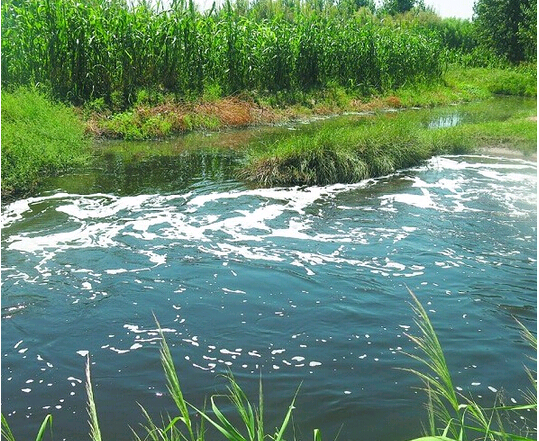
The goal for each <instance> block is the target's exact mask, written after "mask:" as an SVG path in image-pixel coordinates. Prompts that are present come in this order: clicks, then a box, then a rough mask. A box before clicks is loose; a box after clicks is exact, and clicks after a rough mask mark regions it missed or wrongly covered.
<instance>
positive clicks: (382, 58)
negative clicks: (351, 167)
mask: <svg viewBox="0 0 539 441" xmlns="http://www.w3.org/2000/svg"><path fill="white" fill-rule="evenodd" d="M268 4H269V5H271V4H272V3H271V0H269V3H268ZM255 11H256V10H255V8H254V7H250V6H249V5H245V4H241V3H240V2H239V1H238V2H237V3H235V4H231V3H230V2H227V3H226V4H225V5H223V6H222V7H219V8H215V7H214V8H212V9H211V10H210V11H205V12H200V11H199V10H198V9H197V7H196V5H195V4H194V3H193V2H192V0H189V2H186V1H185V0H181V1H173V2H172V4H171V5H170V6H168V7H167V8H165V7H164V6H163V5H162V4H161V3H159V2H158V3H157V4H156V3H155V2H147V1H140V2H138V3H135V4H132V3H131V2H128V1H126V0H88V1H83V2H81V1H77V0H27V1H16V0H6V1H4V2H2V86H7V87H11V86H18V85H35V84H40V85H44V86H45V87H47V88H48V89H49V90H51V91H52V93H53V95H54V96H55V97H56V98H58V99H61V100H63V101H69V102H71V103H74V104H82V103H85V102H88V101H92V100H95V99H98V98H100V99H103V100H104V102H105V103H107V104H108V105H111V104H115V105H117V106H120V107H122V106H123V107H126V106H128V105H130V104H132V103H133V102H135V101H136V96H137V93H138V92H139V91H141V90H145V91H149V92H152V91H153V92H156V93H169V94H174V95H175V96H176V98H178V99H189V98H196V97H200V96H202V95H203V94H204V93H205V91H208V90H211V91H214V93H215V91H217V93H218V94H219V95H221V96H225V95H231V94H235V93H239V92H243V91H248V92H252V91H258V92H260V93H273V92H276V91H309V90H312V89H314V88H321V87H326V86H328V85H338V86H342V87H344V88H346V89H349V90H356V91H357V92H358V93H361V94H370V93H373V92H382V91H387V90H391V89H394V88H397V87H400V86H403V85H408V84H417V83H422V82H432V81H436V80H437V79H438V78H439V77H440V75H441V73H442V65H443V51H444V50H443V48H442V46H441V43H440V40H439V39H438V38H437V37H436V35H435V34H434V33H431V32H429V31H428V30H425V29H419V28H417V29H414V28H403V29H401V28H399V27H395V26H384V25H383V24H381V23H380V21H377V22H376V21H375V20H374V18H372V17H371V18H369V15H368V14H349V13H347V14H343V13H335V11H333V10H332V9H331V8H329V7H328V8H324V7H322V8H314V7H313V6H309V5H308V4H304V3H301V2H300V1H299V0H297V2H296V3H293V4H292V5H291V6H289V7H288V9H287V10H282V8H281V10H280V11H279V10H278V11H277V12H273V13H271V14H261V13H260V11H259V10H258V13H255Z"/></svg>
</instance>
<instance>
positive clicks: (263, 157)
mask: <svg viewBox="0 0 539 441" xmlns="http://www.w3.org/2000/svg"><path fill="white" fill-rule="evenodd" d="M431 154H432V151H431V149H430V143H429V138H427V137H424V136H422V131H421V130H420V129H419V128H418V127H417V126H416V124H415V123H414V122H413V121H408V120H400V119H397V120H395V121H391V120H381V121H379V120H376V121H371V120H368V121H365V122H364V123H362V124H359V125H347V126H342V127H332V126H331V125H330V126H328V127H324V128H322V129H319V130H316V131H314V133H311V132H309V131H307V132H305V133H300V134H298V135H291V136H290V137H288V138H285V139H281V140H277V141H275V142H274V143H272V144H269V145H255V146H253V147H252V148H251V152H250V153H249V155H248V156H247V160H246V161H247V163H246V165H245V167H244V168H243V169H242V171H241V172H240V176H241V177H242V178H244V179H246V180H247V181H249V182H251V183H254V184H256V185H260V186H265V187H268V186H281V185H328V184H335V183H353V182H358V181H360V180H362V179H366V178H371V177H377V176H384V175H388V174H390V173H394V172H395V171H397V170H400V169H403V168H407V167H411V166H414V165H418V164H420V163H421V161H423V160H425V159H427V158H429V157H430V156H431Z"/></svg>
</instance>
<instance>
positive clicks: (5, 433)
mask: <svg viewBox="0 0 539 441" xmlns="http://www.w3.org/2000/svg"><path fill="white" fill-rule="evenodd" d="M1 418H2V438H3V439H5V440H6V441H15V437H14V436H13V433H12V432H11V428H10V427H9V424H8V422H7V420H6V418H5V417H4V415H3V414H2V416H1ZM47 427H48V428H49V429H50V431H51V433H52V415H51V414H48V415H47V416H46V417H45V418H44V419H43V422H42V423H41V426H40V427H39V430H38V432H37V435H36V441H42V440H43V437H44V436H45V432H46V430H47ZM93 441H97V440H93Z"/></svg>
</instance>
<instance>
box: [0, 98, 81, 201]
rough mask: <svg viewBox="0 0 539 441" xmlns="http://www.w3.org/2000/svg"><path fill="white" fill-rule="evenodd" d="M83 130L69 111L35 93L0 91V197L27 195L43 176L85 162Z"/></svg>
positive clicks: (79, 122) (61, 105)
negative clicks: (0, 135)
mask: <svg viewBox="0 0 539 441" xmlns="http://www.w3.org/2000/svg"><path fill="white" fill-rule="evenodd" d="M86 147H87V144H86V141H85V140H84V126H83V124H82V122H81V121H80V120H79V119H78V118H77V116H76V115H75V113H74V112H73V110H72V109H70V108H68V107H66V106H65V105H63V104H57V103H54V102H52V101H51V100H49V99H48V98H47V97H46V96H45V95H43V94H41V93H40V92H38V91H37V90H31V89H24V88H22V89H17V90H16V91H14V92H8V91H6V90H2V193H3V194H10V193H16V192H27V191H29V190H31V189H32V188H34V186H35V184H36V183H37V182H39V180H40V179H41V178H43V176H46V175H51V174H58V173H61V172H63V171H65V170H67V169H68V168H70V167H74V166H77V165H80V164H82V163H83V161H84V160H85V159H86V158H87V151H86Z"/></svg>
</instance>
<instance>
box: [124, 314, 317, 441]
mask: <svg viewBox="0 0 539 441" xmlns="http://www.w3.org/2000/svg"><path fill="white" fill-rule="evenodd" d="M158 326H159V323H158ZM159 329H161V328H159ZM160 334H161V351H160V354H161V363H162V365H163V369H164V372H165V377H166V380H167V387H168V391H169V393H170V395H171V397H172V399H173V400H174V403H175V404H176V408H177V409H178V412H179V415H178V416H176V417H171V416H170V415H169V416H167V418H166V419H163V420H162V422H161V426H162V427H161V426H158V425H157V424H155V423H154V421H153V420H152V418H151V417H150V415H149V414H148V412H147V411H146V410H145V409H144V408H143V409H142V411H143V413H144V415H145V417H146V419H147V425H145V426H143V428H144V430H145V432H146V434H147V436H146V437H145V438H144V439H145V440H148V439H149V440H152V441H172V440H174V441H176V440H177V441H180V440H181V441H204V440H205V439H206V432H205V429H204V422H206V423H208V424H210V425H211V426H212V427H214V428H215V429H216V430H217V431H218V433H220V434H221V435H222V436H223V437H224V439H226V440H228V441H264V439H266V438H269V439H272V440H274V441H283V440H284V435H285V433H286V432H287V429H288V427H289V425H290V423H291V418H292V411H293V409H294V403H295V401H296V396H297V391H296V394H295V395H294V398H293V399H292V402H291V404H290V406H289V407H288V410H287V412H286V414H285V416H284V418H283V421H282V423H281V425H280V427H278V428H276V429H275V432H269V433H268V432H266V429H265V426H264V398H263V392H262V380H260V382H259V397H258V406H255V405H253V404H252V403H251V402H250V401H249V399H248V398H247V396H246V395H245V393H244V392H243V390H242V389H241V387H240V386H239V384H238V383H237V382H236V380H235V378H234V376H233V375H232V374H231V373H229V374H227V375H225V376H224V377H225V378H226V380H227V382H228V387H227V390H228V393H226V394H215V395H212V396H211V397H210V404H211V413H210V411H207V410H205V409H199V408H197V407H195V406H193V405H192V404H190V403H188V402H187V401H186V400H185V398H184V395H183V391H182V389H181V386H180V381H179V379H178V374H177V372H176V368H175V366H174V360H173V358H172V354H171V352H170V348H169V346H168V344H167V342H166V340H165V336H164V334H163V332H162V331H161V330H160ZM298 390H299V389H298ZM223 399H224V400H225V401H228V402H229V403H230V404H232V408H233V409H234V410H235V411H236V412H237V416H239V420H240V424H239V425H236V424H235V423H233V422H231V420H230V418H229V417H227V416H226V415H225V414H224V413H223V411H222V410H221V409H222V407H221V406H220V404H218V401H220V400H223ZM190 409H192V410H194V411H196V412H197V413H198V415H200V417H201V421H202V422H201V425H200V426H196V425H195V423H194V421H193V420H192V416H191V413H190V411H189V410H190ZM317 433H318V437H317V435H316V434H317ZM134 436H135V439H136V440H138V441H141V440H142V438H140V437H139V436H138V435H137V434H136V433H135V434H134ZM315 441H320V436H319V432H318V431H315Z"/></svg>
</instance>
